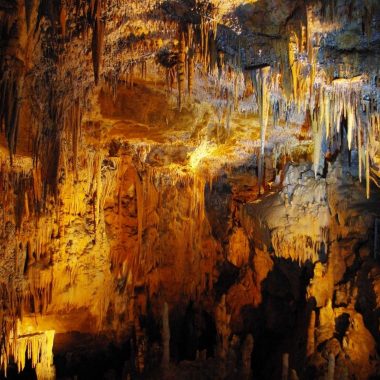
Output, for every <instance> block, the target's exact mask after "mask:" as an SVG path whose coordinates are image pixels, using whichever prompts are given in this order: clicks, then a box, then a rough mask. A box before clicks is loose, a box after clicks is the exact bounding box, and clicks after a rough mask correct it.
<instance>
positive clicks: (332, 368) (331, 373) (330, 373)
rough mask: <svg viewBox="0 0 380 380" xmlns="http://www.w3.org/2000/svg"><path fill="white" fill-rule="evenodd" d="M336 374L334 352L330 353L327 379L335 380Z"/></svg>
mask: <svg viewBox="0 0 380 380" xmlns="http://www.w3.org/2000/svg"><path fill="white" fill-rule="evenodd" d="M334 375H335V356H334V354H333V353H330V354H329V365H328V370H327V379H326V380H334Z"/></svg>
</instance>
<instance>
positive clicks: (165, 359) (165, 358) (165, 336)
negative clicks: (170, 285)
mask: <svg viewBox="0 0 380 380" xmlns="http://www.w3.org/2000/svg"><path fill="white" fill-rule="evenodd" d="M162 346H163V353H162V366H163V367H164V368H165V367H167V366H168V365H169V362H170V326H169V307H168V304H167V303H166V302H165V303H164V307H163V310H162Z"/></svg>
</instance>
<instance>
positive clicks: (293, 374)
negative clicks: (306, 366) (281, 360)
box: [290, 369, 299, 380]
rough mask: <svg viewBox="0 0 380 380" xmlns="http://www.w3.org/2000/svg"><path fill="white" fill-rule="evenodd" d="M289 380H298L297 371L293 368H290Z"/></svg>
mask: <svg viewBox="0 0 380 380" xmlns="http://www.w3.org/2000/svg"><path fill="white" fill-rule="evenodd" d="M290 380H299V378H298V375H297V371H296V370H295V369H291V370H290Z"/></svg>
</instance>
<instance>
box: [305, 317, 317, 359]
mask: <svg viewBox="0 0 380 380" xmlns="http://www.w3.org/2000/svg"><path fill="white" fill-rule="evenodd" d="M315 321H316V313H315V311H314V310H312V311H311V313H310V320H309V325H308V328H307V346H306V357H309V356H311V355H313V354H314V352H315Z"/></svg>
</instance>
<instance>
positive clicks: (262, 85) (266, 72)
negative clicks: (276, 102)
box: [252, 66, 271, 189]
mask: <svg viewBox="0 0 380 380" xmlns="http://www.w3.org/2000/svg"><path fill="white" fill-rule="evenodd" d="M270 72H271V71H270V67H269V66H267V67H264V68H260V69H258V70H255V71H253V72H252V82H253V84H254V88H255V91H256V94H257V103H258V105H259V117H260V141H261V147H260V158H259V160H260V162H259V188H260V189H261V186H262V185H263V176H264V155H265V139H266V132H267V126H268V118H269V104H270V103H269V95H270V92H269V81H270Z"/></svg>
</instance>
